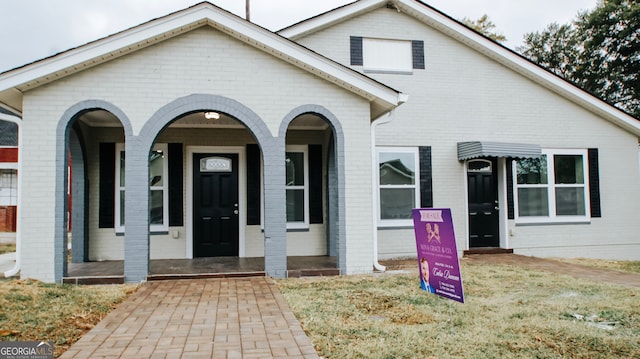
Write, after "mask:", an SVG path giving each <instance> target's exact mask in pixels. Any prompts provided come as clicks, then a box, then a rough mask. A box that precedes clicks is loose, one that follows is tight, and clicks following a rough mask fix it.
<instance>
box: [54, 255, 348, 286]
mask: <svg viewBox="0 0 640 359" xmlns="http://www.w3.org/2000/svg"><path fill="white" fill-rule="evenodd" d="M336 266H337V262H336V257H329V256H313V257H287V277H306V276H330V275H339V274H340V270H339V269H337V268H336ZM255 276H265V271H264V258H262V257H257V258H240V257H208V258H193V259H153V260H150V261H149V275H148V276H147V280H150V281H153V280H167V279H195V278H230V277H255ZM63 282H64V283H72V284H114V283H123V282H124V261H102V262H84V263H69V264H68V268H67V275H66V276H65V277H64V278H63Z"/></svg>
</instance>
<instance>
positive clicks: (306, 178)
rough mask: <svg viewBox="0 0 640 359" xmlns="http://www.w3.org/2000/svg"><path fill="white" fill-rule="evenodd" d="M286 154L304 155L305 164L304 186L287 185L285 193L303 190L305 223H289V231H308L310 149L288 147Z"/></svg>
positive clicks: (297, 146)
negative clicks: (296, 153)
mask: <svg viewBox="0 0 640 359" xmlns="http://www.w3.org/2000/svg"><path fill="white" fill-rule="evenodd" d="M285 152H298V153H302V157H303V162H304V185H302V186H287V185H286V184H285V191H287V190H301V189H302V190H303V191H304V205H303V208H304V221H302V222H288V221H287V229H308V228H309V148H308V146H305V145H288V146H286V149H285ZM285 197H286V195H285ZM263 212H264V211H263Z"/></svg>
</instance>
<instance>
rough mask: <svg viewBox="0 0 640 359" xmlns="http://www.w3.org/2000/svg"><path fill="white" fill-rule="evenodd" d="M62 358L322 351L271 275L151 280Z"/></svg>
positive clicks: (242, 355)
mask: <svg viewBox="0 0 640 359" xmlns="http://www.w3.org/2000/svg"><path fill="white" fill-rule="evenodd" d="M61 358H64V359H69V358H76V359H79V358H83V359H84V358H92V359H93V358H137V359H141V358H158V359H160V358H245V359H246V358H314V359H317V358H319V357H318V355H317V354H316V352H315V350H314V348H313V344H312V343H311V341H310V340H309V338H308V337H307V336H306V335H305V333H304V331H303V330H302V327H301V326H300V323H299V322H298V320H297V319H296V318H295V316H294V315H293V313H292V312H291V310H290V309H289V306H288V305H287V303H286V301H285V300H284V298H283V297H282V295H281V294H280V292H279V291H278V289H277V288H276V286H275V283H274V282H273V281H272V280H271V279H270V278H266V277H252V278H235V279H234V278H229V279H195V280H177V281H160V282H149V283H146V284H144V285H143V286H142V287H141V288H140V289H139V290H138V291H137V292H136V293H134V294H133V295H131V296H130V297H129V298H128V299H127V300H126V301H125V302H123V303H122V304H120V305H119V306H118V308H117V309H115V310H114V311H113V312H111V313H110V314H109V315H108V316H107V317H105V319H103V320H102V321H101V322H100V323H99V324H98V325H97V326H96V327H95V328H93V329H92V330H91V331H90V332H89V333H87V334H86V335H84V336H83V337H82V338H81V339H80V340H79V341H78V342H76V343H75V344H74V345H73V346H72V347H71V348H69V350H67V351H66V352H65V353H64V354H63V355H62V356H61Z"/></svg>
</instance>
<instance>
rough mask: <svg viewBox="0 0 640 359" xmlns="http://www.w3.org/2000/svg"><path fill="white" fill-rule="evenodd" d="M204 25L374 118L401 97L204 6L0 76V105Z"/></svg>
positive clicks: (16, 104)
mask: <svg viewBox="0 0 640 359" xmlns="http://www.w3.org/2000/svg"><path fill="white" fill-rule="evenodd" d="M203 26H210V27H212V28H215V29H217V30H219V31H221V32H223V33H225V34H227V35H229V36H231V37H233V38H235V39H237V40H239V41H242V42H245V43H247V44H249V45H251V46H253V47H255V48H257V49H260V50H262V51H264V52H266V53H268V54H270V55H272V56H274V57H276V58H279V59H281V60H283V61H285V62H288V63H290V64H292V65H294V66H297V67H299V68H301V69H303V70H305V71H308V72H310V73H312V74H314V75H316V76H318V77H320V78H322V79H324V80H326V81H329V82H331V83H333V84H335V85H337V86H339V87H342V88H344V89H346V90H347V91H350V92H352V93H355V94H357V95H359V96H362V97H363V98H366V99H367V100H369V102H370V104H371V116H372V118H376V117H378V116H380V115H382V114H384V113H386V112H388V111H390V110H392V109H393V108H395V107H396V106H398V105H400V104H402V103H403V102H404V101H406V99H407V96H406V95H405V94H402V93H401V92H399V91H396V90H394V89H392V88H391V87H389V86H387V85H384V84H382V83H380V82H378V81H376V80H374V79H372V78H370V77H368V76H366V75H363V74H361V73H359V72H357V71H354V70H352V69H350V68H348V67H346V66H343V65H341V64H339V63H337V62H335V61H333V60H331V59H328V58H326V57H324V56H322V55H320V54H318V53H315V52H313V51H311V50H309V49H307V48H305V47H303V46H301V45H299V44H297V43H295V42H293V41H290V40H289V39H286V38H284V37H282V36H280V35H278V34H275V33H273V32H271V31H269V30H267V29H265V28H262V27H260V26H258V25H255V24H253V23H251V22H249V21H246V20H245V19H243V18H241V17H238V16H237V15H235V14H232V13H230V12H228V11H226V10H223V9H221V8H219V7H217V6H215V5H213V4H211V3H209V2H202V3H199V4H197V5H194V6H191V7H189V8H187V9H184V10H181V11H178V12H175V13H172V14H169V15H167V16H164V17H161V18H157V19H154V20H151V21H149V22H146V23H144V24H141V25H138V26H136V27H133V28H130V29H128V30H124V31H122V32H119V33H116V34H114V35H111V36H108V37H105V38H102V39H99V40H96V41H93V42H90V43H87V44H85V45H82V46H79V47H76V48H73V49H70V50H67V51H65V52H61V53H58V54H56V55H53V56H51V57H48V58H45V59H42V60H39V61H36V62H33V63H31V64H27V65H25V66H22V67H19V68H16V69H13V70H9V71H7V72H4V73H1V74H0V103H4V104H6V105H7V106H8V107H10V108H13V109H16V110H17V111H20V112H21V111H22V93H23V92H25V91H28V90H30V89H33V88H37V87H38V86H42V85H44V84H46V83H49V82H52V81H56V80H58V79H61V78H64V77H66V76H69V75H71V74H74V73H76V72H79V71H83V70H86V69H88V68H91V67H94V66H97V65H99V64H101V63H104V62H107V61H110V60H113V59H115V58H118V57H120V56H124V55H126V54H129V53H132V52H134V51H137V50H139V49H142V48H145V47H148V46H151V45H153V44H156V43H159V42H161V41H164V40H166V39H169V38H172V37H175V36H178V35H180V34H183V33H186V32H188V31H191V30H193V29H196V28H199V27H203Z"/></svg>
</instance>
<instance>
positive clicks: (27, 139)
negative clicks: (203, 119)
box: [22, 28, 371, 281]
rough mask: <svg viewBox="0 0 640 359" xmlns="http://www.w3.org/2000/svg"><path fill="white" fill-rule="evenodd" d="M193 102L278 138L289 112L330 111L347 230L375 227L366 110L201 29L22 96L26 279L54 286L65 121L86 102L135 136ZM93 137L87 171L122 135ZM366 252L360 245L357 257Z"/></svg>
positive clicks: (112, 243) (365, 231)
mask: <svg viewBox="0 0 640 359" xmlns="http://www.w3.org/2000/svg"><path fill="white" fill-rule="evenodd" d="M196 93H203V94H215V95H221V96H225V97H228V98H232V99H234V100H236V101H238V102H240V103H242V104H244V105H245V106H247V107H249V108H250V109H251V110H253V111H254V112H255V113H257V114H258V115H259V116H260V117H261V118H262V119H263V121H264V122H265V123H266V125H267V126H268V128H269V129H270V131H271V133H272V134H277V133H278V129H279V126H280V123H281V121H282V119H283V117H284V116H285V115H286V114H287V113H289V112H290V111H291V110H292V109H293V108H296V107H299V106H301V105H306V104H317V105H321V106H323V107H325V108H326V109H328V110H329V111H331V112H332V113H333V114H334V115H335V116H336V117H337V118H338V119H339V121H340V122H341V124H342V125H343V126H344V133H345V138H346V141H345V142H346V154H347V155H346V157H347V158H346V168H347V169H348V171H349V172H348V175H347V179H346V185H347V187H348V188H349V191H351V190H352V191H351V192H350V193H349V198H348V199H347V211H346V212H347V213H346V217H347V221H348V222H353V223H356V224H358V223H366V221H367V220H368V219H369V218H370V214H369V213H368V208H370V195H369V193H370V191H371V186H370V183H367V182H364V183H363V181H362V179H363V178H365V179H367V178H370V176H371V173H370V171H371V166H370V165H368V161H369V156H370V154H369V151H370V148H369V146H368V145H369V136H368V124H369V115H368V113H369V104H368V101H366V100H364V99H362V98H360V97H358V96H355V95H353V94H351V93H349V92H347V91H344V90H342V89H339V88H336V87H335V86H333V85H331V84H329V83H327V82H325V81H323V80H320V79H318V78H317V77H315V76H313V75H310V74H308V73H307V72H304V71H302V70H299V69H298V68H295V67H293V66H292V65H289V64H287V63H284V62H282V61H279V60H274V59H273V58H272V57H271V56H269V55H266V54H264V53H262V52H261V51H259V50H256V49H254V48H253V47H251V46H248V45H246V44H243V43H239V42H237V41H235V40H232V39H230V38H228V37H227V36H226V35H223V34H221V33H219V32H217V31H215V30H213V29H210V28H201V29H197V30H194V31H192V32H190V33H187V34H184V35H182V36H180V37H177V38H173V39H170V40H167V41H166V42H164V43H162V44H158V45H155V46H152V47H149V48H146V49H143V50H140V51H138V52H137V53H134V54H131V55H128V56H126V57H123V58H119V59H116V60H113V61H111V62H108V63H105V64H102V65H100V66H98V67H96V68H92V69H88V70H86V71H84V72H81V73H78V74H76V75H73V76H70V77H68V78H65V79H62V80H59V81H57V82H54V83H51V84H48V85H45V86H42V87H40V88H37V89H35V90H32V91H27V92H26V93H25V95H24V138H23V142H24V154H23V158H24V164H25V166H24V183H23V193H24V198H23V203H24V206H25V208H24V211H23V212H22V213H23V217H22V219H23V222H22V223H23V228H24V233H23V241H24V244H25V248H28V250H26V251H24V253H23V264H24V267H23V271H22V275H23V276H25V277H33V278H38V279H41V280H45V281H52V280H53V274H52V273H53V270H52V268H53V266H54V263H53V255H52V254H53V237H54V231H55V230H57V229H56V228H55V226H54V206H53V205H52V200H53V198H54V191H55V182H54V181H53V177H54V173H55V168H56V167H55V162H56V141H59V140H60V141H61V140H62V139H56V138H55V136H53V134H55V133H56V128H57V126H58V123H59V121H60V119H61V116H62V115H63V114H64V113H65V111H66V110H67V109H69V108H70V107H72V106H73V105H74V104H77V103H79V102H81V101H85V100H88V99H98V100H101V101H106V102H108V103H111V104H113V105H114V106H116V107H118V108H119V109H120V110H122V111H123V112H124V113H125V114H126V115H127V116H128V118H129V120H130V121H131V125H132V128H133V132H134V135H135V134H137V133H138V132H139V131H140V129H141V128H142V127H143V125H144V124H145V122H146V121H147V119H148V118H150V117H151V116H152V114H154V113H155V112H156V111H158V109H160V108H161V107H162V106H164V105H166V104H167V103H170V102H171V101H173V100H175V99H177V98H180V97H183V96H186V95H189V94H196ZM94 137H95V138H90V139H88V140H87V141H88V142H89V143H91V145H90V146H94V147H92V148H90V149H89V157H90V158H89V160H90V161H97V147H96V146H97V144H98V143H99V142H100V141H102V140H103V139H108V140H109V141H113V140H114V139H118V138H121V137H122V130H121V129H113V130H107V133H106V134H104V135H103V134H96V135H95V136H94ZM197 141H198V140H197V139H194V142H197ZM267 150H268V149H267ZM94 163H96V162H94ZM89 178H90V179H91V183H92V184H91V186H92V190H94V191H95V188H97V185H98V183H97V182H95V179H96V178H97V169H95V168H92V169H89ZM362 208H365V209H367V210H364V211H363V210H362ZM90 213H92V215H91V220H90V228H97V223H96V221H97V219H96V216H95V215H94V214H95V213H97V202H96V199H92V200H91V204H90ZM360 227H362V228H360ZM366 227H368V226H366V225H355V226H353V227H350V226H348V228H349V235H348V236H347V237H348V238H349V241H350V242H354V243H358V242H365V243H366V242H367V241H370V239H369V238H370V237H371V235H370V234H371V229H370V228H366ZM93 231H94V232H93V234H94V235H95V236H96V241H97V242H96V243H97V244H96V245H95V246H96V249H97V250H99V251H103V250H104V251H105V252H104V253H107V252H108V251H111V252H113V253H112V254H113V255H114V256H115V255H121V253H122V251H123V246H122V241H123V240H122V239H121V238H116V239H115V240H114V239H113V235H112V232H103V231H105V230H100V231H96V230H95V229H93ZM367 245H368V244H367ZM365 246H366V245H365ZM107 248H109V249H108V250H107ZM152 248H153V242H152ZM360 249H361V248H359V247H358V245H356V246H355V247H354V248H353V251H352V252H353V253H359V252H361V251H360ZM152 251H153V249H152ZM367 253H368V251H367ZM92 255H93V256H96V254H95V253H92ZM96 258H97V256H96ZM370 262H371V256H370V255H365V256H364V257H363V258H362V259H360V260H359V261H357V264H355V268H357V269H356V271H360V270H364V268H367V269H368V270H369V271H370V270H371V269H370V268H371V266H370V265H368V263H370Z"/></svg>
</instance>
